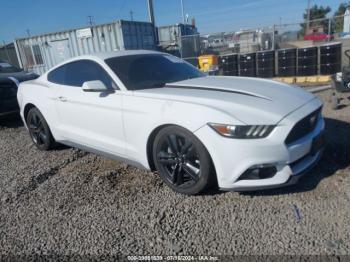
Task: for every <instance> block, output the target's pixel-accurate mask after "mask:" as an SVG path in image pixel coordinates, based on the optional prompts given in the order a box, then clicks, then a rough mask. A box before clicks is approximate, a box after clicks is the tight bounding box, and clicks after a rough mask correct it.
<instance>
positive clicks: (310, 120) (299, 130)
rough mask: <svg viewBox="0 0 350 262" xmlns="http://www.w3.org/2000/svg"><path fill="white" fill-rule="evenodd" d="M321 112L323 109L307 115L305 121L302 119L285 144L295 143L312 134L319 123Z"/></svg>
mask: <svg viewBox="0 0 350 262" xmlns="http://www.w3.org/2000/svg"><path fill="white" fill-rule="evenodd" d="M320 112H321V107H320V108H319V109H317V110H316V111H314V112H312V113H311V114H309V115H307V116H306V117H304V118H303V119H301V120H300V121H299V122H298V123H296V124H295V126H294V127H293V128H292V130H291V131H290V133H289V134H288V136H287V138H286V140H285V143H286V144H290V143H293V142H294V141H296V140H298V139H300V138H302V137H304V136H306V135H307V134H309V133H310V132H312V131H313V130H314V129H315V127H316V125H317V122H318V118H319V115H320Z"/></svg>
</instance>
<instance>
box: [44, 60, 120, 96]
mask: <svg viewBox="0 0 350 262" xmlns="http://www.w3.org/2000/svg"><path fill="white" fill-rule="evenodd" d="M47 80H48V81H50V82H53V83H56V84H60V85H69V86H76V87H82V86H83V84H84V82H86V81H93V80H100V81H101V82H102V83H104V84H105V85H106V87H107V88H108V89H111V90H112V89H114V88H115V87H116V85H115V84H114V83H113V80H112V78H111V77H110V76H109V75H108V74H107V72H106V71H105V70H104V69H103V68H102V67H101V66H100V65H99V64H97V63H96V62H93V61H89V60H81V61H76V62H72V63H68V64H66V65H63V66H61V67H59V68H57V69H55V70H53V71H52V72H50V73H49V74H48V76H47Z"/></svg>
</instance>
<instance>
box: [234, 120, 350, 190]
mask: <svg viewBox="0 0 350 262" xmlns="http://www.w3.org/2000/svg"><path fill="white" fill-rule="evenodd" d="M325 122H326V128H325V137H326V146H325V150H324V153H323V156H322V158H321V159H320V162H319V163H318V164H317V165H316V167H314V168H313V169H312V170H310V171H309V172H308V173H306V174H305V175H304V176H303V177H301V178H300V180H299V181H298V183H297V184H295V185H291V186H288V187H281V188H277V189H268V190H261V191H253V192H241V194H242V195H250V196H271V195H282V194H291V193H301V192H306V191H311V190H314V189H315V188H316V187H317V186H318V184H319V183H320V182H321V181H322V180H323V179H325V178H327V177H330V176H332V175H334V174H335V173H336V172H337V171H338V170H339V169H344V168H346V167H348V166H349V165H350V139H348V138H349V134H350V123H347V122H344V121H340V120H337V119H332V118H325Z"/></svg>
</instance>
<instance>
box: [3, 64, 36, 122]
mask: <svg viewBox="0 0 350 262" xmlns="http://www.w3.org/2000/svg"><path fill="white" fill-rule="evenodd" d="M38 77H39V75H37V74H34V73H29V72H26V71H23V70H22V69H20V68H18V67H15V66H13V65H11V64H9V63H7V62H6V61H3V60H0V116H4V115H8V114H11V113H14V112H17V111H18V110H19V108H18V103H17V88H18V83H20V82H23V81H27V80H32V79H36V78H38Z"/></svg>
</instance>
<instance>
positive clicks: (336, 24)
mask: <svg viewBox="0 0 350 262" xmlns="http://www.w3.org/2000/svg"><path fill="white" fill-rule="evenodd" d="M175 49H176V50H178V55H179V56H180V57H181V58H183V59H185V60H187V61H189V62H190V63H192V64H193V65H196V66H198V67H199V64H198V58H199V57H200V56H202V55H216V56H218V57H219V60H218V61H219V67H220V69H221V70H220V72H219V73H220V74H229V75H248V76H259V77H273V76H295V75H318V74H322V75H330V74H334V73H335V72H339V71H341V68H342V66H344V65H347V64H348V63H349V59H348V58H347V57H346V56H345V54H344V51H345V50H347V49H350V15H344V16H336V17H331V18H324V19H315V20H310V21H309V22H300V23H288V24H282V23H280V24H275V25H271V26H265V27H259V28H252V29H245V30H239V31H232V32H219V33H213V34H194V35H186V36H179V37H178V47H177V48H175ZM271 51H273V52H271ZM228 64H229V65H228ZM230 67H231V68H230ZM253 68H254V69H253ZM247 71H249V72H248V73H247Z"/></svg>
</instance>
